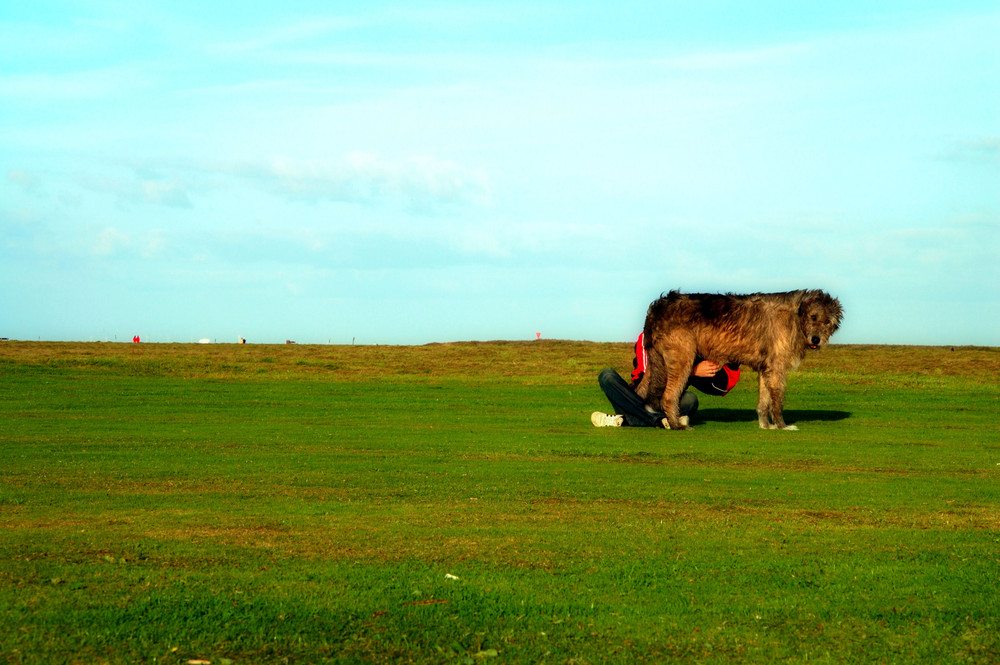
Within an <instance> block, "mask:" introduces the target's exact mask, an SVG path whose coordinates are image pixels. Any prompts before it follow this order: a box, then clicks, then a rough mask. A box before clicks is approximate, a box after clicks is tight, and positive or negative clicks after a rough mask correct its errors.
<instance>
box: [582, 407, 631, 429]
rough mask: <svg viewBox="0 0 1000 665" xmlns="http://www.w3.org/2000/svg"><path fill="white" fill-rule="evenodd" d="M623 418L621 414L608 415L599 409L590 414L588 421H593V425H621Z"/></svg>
mask: <svg viewBox="0 0 1000 665" xmlns="http://www.w3.org/2000/svg"><path fill="white" fill-rule="evenodd" d="M624 420H625V418H623V417H622V416H609V415H608V414H606V413H601V412H600V411H594V412H593V413H592V414H590V422H592V423H594V427H621V426H622V422H623V421H624Z"/></svg>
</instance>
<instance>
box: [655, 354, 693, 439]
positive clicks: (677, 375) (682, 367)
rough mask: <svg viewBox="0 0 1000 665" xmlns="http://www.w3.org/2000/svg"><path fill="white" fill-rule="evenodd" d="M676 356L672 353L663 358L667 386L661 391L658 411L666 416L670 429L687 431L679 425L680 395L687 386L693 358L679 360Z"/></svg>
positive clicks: (683, 426)
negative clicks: (661, 395)
mask: <svg viewBox="0 0 1000 665" xmlns="http://www.w3.org/2000/svg"><path fill="white" fill-rule="evenodd" d="M677 356H678V354H677V353H676V352H675V353H672V354H671V355H670V356H669V357H668V356H666V355H665V356H664V358H663V361H664V368H665V370H666V373H667V385H666V386H665V387H664V389H663V397H662V398H661V399H660V410H661V411H663V413H664V414H665V415H666V416H667V424H668V425H669V426H670V429H689V428H688V427H687V426H685V425H682V424H681V420H680V415H681V414H680V399H681V393H683V392H684V388H685V387H686V386H687V382H688V378H690V376H691V367H692V366H693V365H694V358H693V357H691V358H690V359H688V358H686V357H685V359H683V360H680V359H678V358H677Z"/></svg>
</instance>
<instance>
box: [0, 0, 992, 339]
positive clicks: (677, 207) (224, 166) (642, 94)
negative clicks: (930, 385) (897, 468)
mask: <svg viewBox="0 0 1000 665" xmlns="http://www.w3.org/2000/svg"><path fill="white" fill-rule="evenodd" d="M998 34H1000V7H998V6H997V4H996V2H995V1H994V0H990V1H980V0H946V1H933V0H927V1H916V2H915V1H913V0H907V1H905V2H903V1H897V0H889V1H886V2H877V3H872V2H857V1H845V2H839V3H802V2H798V1H796V2H791V1H787V2H786V1H773V0H755V1H754V2H735V1H734V2H728V1H721V0H699V1H697V2H693V1H692V2H680V1H673V0H664V1H663V2H632V1H631V0H624V1H616V2H613V3H610V2H608V3H600V2H585V1H581V0H574V1H572V2H569V1H567V2H555V1H550V0H531V1H530V2H527V1H525V2H521V1H518V0H515V1H513V2H504V3H496V2H481V1H480V0H462V1H461V2H448V1H442V2H363V3H359V2H337V1H333V2H330V1H327V2H312V3H310V2H295V1H290V2H281V3H276V2H247V3H237V4H235V5H234V4H232V3H212V2H203V1H200V2H189V1H178V2H168V1H164V2H145V1H143V0H127V1H118V0H107V1H105V0H80V1H75V2H50V1H47V0H37V1H33V2H24V3H4V4H3V6H2V7H0V337H8V338H11V339H25V340H36V339H40V340H67V341H68V340H82V341H87V340H93V341H116V340H117V341H120V342H125V341H129V340H131V339H132V337H133V336H135V335H139V336H140V337H141V338H142V340H143V341H150V342H190V341H196V340H199V339H203V338H207V339H211V340H213V341H217V342H236V341H237V340H238V339H239V338H240V337H243V338H246V339H247V340H248V342H250V343H272V342H279V343H280V342H284V341H285V340H295V341H297V342H299V343H322V344H326V343H333V344H351V343H357V344H424V343H431V342H449V341H462V340H522V339H535V338H536V337H537V336H538V335H539V334H540V335H541V336H542V337H543V338H546V339H573V340H593V341H632V340H634V339H635V337H636V335H637V334H638V332H639V330H640V329H641V327H642V323H643V320H644V318H645V312H646V308H647V306H648V305H649V303H650V301H652V300H653V299H655V298H656V297H657V296H659V295H660V293H662V292H664V291H668V290H672V289H679V290H682V291H688V292H731V293H750V292H758V291H761V292H771V291H787V290H794V289H800V288H810V289H811V288H818V289H823V290H826V291H828V292H829V293H831V294H832V295H834V296H836V297H838V298H839V299H840V302H841V304H842V305H843V308H844V310H845V317H844V322H843V325H842V326H841V329H840V331H839V332H838V333H837V335H836V336H835V337H834V339H833V341H834V342H840V343H870V344H934V345H968V344H974V345H989V346H1000V267H998V266H1000V41H998V40H997V38H996V35H998Z"/></svg>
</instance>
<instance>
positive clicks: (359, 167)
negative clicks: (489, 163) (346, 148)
mask: <svg viewBox="0 0 1000 665" xmlns="http://www.w3.org/2000/svg"><path fill="white" fill-rule="evenodd" d="M213 170H218V171H219V172H222V173H227V174H229V175H231V176H235V177H237V178H239V179H241V180H243V181H244V182H245V183H248V184H250V185H251V186H253V187H258V188H262V189H264V190H267V191H270V192H271V193H273V194H276V195H278V196H281V197H284V198H287V199H291V200H300V201H311V202H316V201H336V202H341V203H361V204H401V205H403V206H404V207H406V208H408V209H411V210H413V211H417V212H430V211H433V210H435V209H437V208H440V207H442V206H451V205H463V204H473V205H484V204H487V203H489V201H490V199H491V196H492V185H491V182H490V178H489V176H488V175H487V174H486V173H485V172H484V171H481V170H477V169H470V168H467V167H464V166H462V165H460V164H456V163H454V162H451V161H446V160H440V159H437V158H434V157H427V156H412V157H407V158H403V159H395V160H393V159H385V158H382V157H380V156H379V155H377V154H371V153H363V152H354V153H350V154H348V155H346V156H345V157H344V158H343V159H341V160H336V161H308V160H297V159H290V158H285V157H278V158H275V159H273V160H272V161H270V162H267V163H262V162H239V163H230V164H221V165H217V166H215V167H213Z"/></svg>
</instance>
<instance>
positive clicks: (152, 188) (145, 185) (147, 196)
mask: <svg viewBox="0 0 1000 665" xmlns="http://www.w3.org/2000/svg"><path fill="white" fill-rule="evenodd" d="M76 182H77V184H78V185H80V186H81V187H83V188H85V189H88V190H91V191H94V192H98V193H103V194H110V195H111V196H113V197H115V198H116V199H117V200H118V201H120V202H122V203H132V204H145V205H155V206H169V207H172V208H190V207H192V203H191V199H190V198H189V197H188V194H187V190H186V188H185V186H184V185H183V184H181V183H178V182H173V181H168V180H157V179H143V178H124V177H113V176H108V175H93V174H80V175H78V176H77V177H76Z"/></svg>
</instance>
